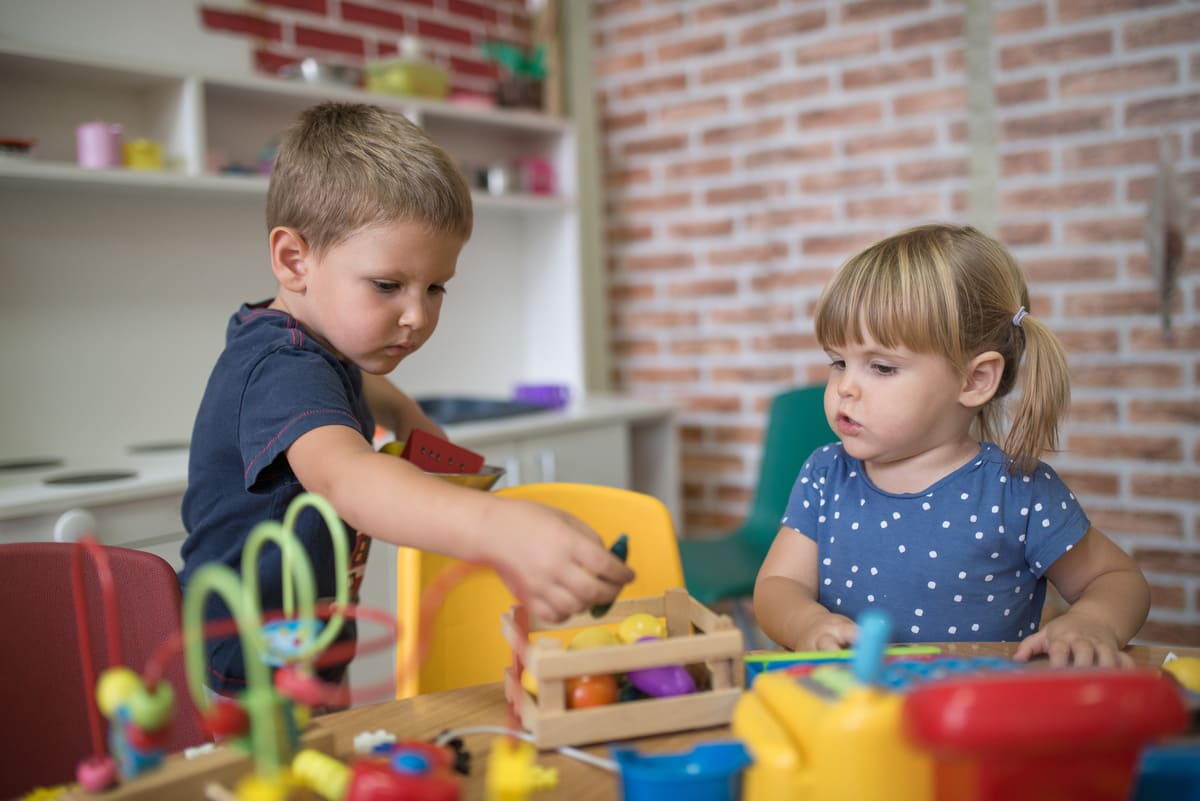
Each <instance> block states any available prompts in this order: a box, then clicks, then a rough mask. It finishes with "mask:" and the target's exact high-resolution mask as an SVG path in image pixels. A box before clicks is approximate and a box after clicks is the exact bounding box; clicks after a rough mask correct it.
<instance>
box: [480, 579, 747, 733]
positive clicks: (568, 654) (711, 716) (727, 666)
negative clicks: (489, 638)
mask: <svg viewBox="0 0 1200 801" xmlns="http://www.w3.org/2000/svg"><path fill="white" fill-rule="evenodd" d="M638 612H646V613H648V614H651V615H654V616H656V617H660V618H664V619H665V620H666V627H667V637H666V639H664V640H661V641H659V642H642V643H636V644H628V645H627V644H621V645H610V646H604V647H600V648H587V649H582V650H576V651H567V650H564V648H563V645H562V642H561V641H560V640H558V639H555V638H553V637H544V638H538V639H535V640H534V641H532V642H530V644H529V646H528V647H527V648H526V653H525V666H526V668H527V669H528V670H529V672H530V673H531V674H532V676H533V678H534V679H535V680H536V681H537V686H538V695H537V697H536V698H535V697H534V696H532V695H530V694H529V693H528V692H527V691H526V690H525V689H524V688H523V687H522V686H521V682H520V676H519V675H517V673H516V671H515V670H514V668H513V667H509V668H508V669H507V671H506V676H505V694H506V696H507V697H508V700H509V703H510V704H515V706H516V709H517V713H518V715H519V717H520V719H521V725H522V726H524V727H525V729H527V730H528V731H529V732H530V733H531V734H532V735H533V736H534V740H535V742H536V744H537V746H538V747H539V748H556V747H558V746H560V745H582V744H586V743H598V742H608V741H612V740H625V739H630V738H634V737H645V736H647V735H651V734H664V733H667V732H675V731H684V730H686V729H696V728H702V727H705V726H719V725H724V724H728V723H729V721H730V719H731V718H732V716H733V707H734V704H735V703H737V700H738V698H740V697H741V695H742V690H743V687H744V685H745V676H744V666H743V663H742V658H743V653H744V647H743V644H742V634H741V632H740V631H738V629H737V628H736V627H735V626H734V625H733V622H732V621H731V620H730V619H729V618H728V617H726V616H724V615H717V614H716V613H714V612H713V611H712V610H710V609H708V608H707V607H705V606H704V605H703V604H701V603H700V602H699V601H697V600H696V599H695V598H692V597H691V596H690V595H688V594H687V591H686V590H682V589H677V590H668V591H667V592H666V593H665V594H664V595H661V596H657V597H652V598H638V599H630V600H623V601H617V602H616V603H615V604H613V606H612V609H610V610H609V613H608V614H607V615H605V616H604V617H600V618H593V617H591V616H590V615H577V616H575V617H573V618H571V619H569V620H567V621H565V622H563V623H560V624H557V625H550V624H543V623H540V622H534V623H533V624H532V625H530V627H529V628H530V631H529V633H530V634H531V635H532V634H535V633H537V632H555V631H562V630H566V629H578V628H581V627H588V626H600V625H604V624H606V623H619V622H620V621H621V620H624V619H625V618H626V617H627V616H629V615H632V614H635V613H638ZM515 614H516V610H515V609H510V610H509V611H508V612H506V613H505V614H504V616H503V618H502V621H501V628H502V631H503V633H504V637H505V639H506V640H507V641H508V643H509V645H510V646H513V644H514V643H516V642H517V641H518V634H517V626H516V621H515ZM662 665H684V666H702V670H703V673H704V674H705V678H706V681H703V682H700V684H701V685H702V686H701V687H700V689H698V691H697V692H695V693H691V694H688V695H679V696H674V697H670V698H645V699H641V700H637V701H624V702H620V703H615V704H609V705H607V706H600V707H592V708H588V709H568V708H567V706H566V690H565V682H566V680H567V679H569V678H572V677H574V676H584V675H595V674H604V673H624V672H626V671H629V670H634V669H637V668H649V667H659V666H662Z"/></svg>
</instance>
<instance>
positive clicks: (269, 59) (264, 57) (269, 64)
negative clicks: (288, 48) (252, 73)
mask: <svg viewBox="0 0 1200 801" xmlns="http://www.w3.org/2000/svg"><path fill="white" fill-rule="evenodd" d="M297 61H299V59H298V58H295V57H294V56H285V55H283V54H281V53H274V52H271V51H270V50H262V49H256V50H255V51H254V69H256V70H258V71H259V72H261V73H263V74H265V75H278V74H279V71H280V70H281V69H283V68H284V67H286V66H288V65H290V64H295V63H296V62H297Z"/></svg>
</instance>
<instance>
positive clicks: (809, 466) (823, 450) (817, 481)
mask: <svg viewBox="0 0 1200 801" xmlns="http://www.w3.org/2000/svg"><path fill="white" fill-rule="evenodd" d="M830 451H831V448H830V446H822V447H820V448H818V449H817V450H815V451H813V452H812V454H811V455H810V456H809V457H808V459H806V460H805V461H804V466H803V467H801V468H800V474H799V475H798V476H796V483H795V484H793V485H792V493H791V495H790V496H789V497H788V504H787V508H786V509H785V510H784V513H783V519H782V520H781V521H780V524H781V525H784V526H788V527H789V528H794V529H795V530H796V531H798V532H800V533H801V534H803V535H804V536H806V537H808V538H809V539H816V537H817V525H818V523H819V522H820V521H819V517H820V515H821V514H822V513H823V512H822V510H823V507H824V505H825V480H826V475H827V474H828V472H829V458H828V455H829V453H830Z"/></svg>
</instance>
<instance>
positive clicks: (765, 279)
mask: <svg viewBox="0 0 1200 801" xmlns="http://www.w3.org/2000/svg"><path fill="white" fill-rule="evenodd" d="M832 276H833V267H827V268H824V269H818V270H812V269H809V270H785V271H780V272H771V273H767V274H765V275H756V276H754V277H753V278H751V279H750V287H751V288H752V289H753V290H754V291H755V292H760V293H770V292H778V291H780V290H787V289H796V288H813V287H816V288H820V287H823V286H825V284H827V283H829V279H830V278H831V277H832ZM803 316H805V317H811V316H812V314H811V310H809V309H806V310H805V313H804V315H803Z"/></svg>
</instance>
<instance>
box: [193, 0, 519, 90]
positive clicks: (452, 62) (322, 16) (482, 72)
mask: <svg viewBox="0 0 1200 801" xmlns="http://www.w3.org/2000/svg"><path fill="white" fill-rule="evenodd" d="M199 13H200V17H201V23H202V24H203V25H204V27H205V28H206V29H207V30H209V31H212V32H213V33H219V34H227V35H231V36H239V37H248V38H250V39H252V40H253V41H254V58H255V65H256V66H257V68H258V69H259V70H261V71H263V72H266V73H268V74H272V75H273V74H275V73H276V72H277V71H278V70H279V68H280V67H282V66H284V65H286V64H291V63H293V62H295V61H298V60H300V59H302V58H307V57H313V58H318V59H323V60H329V61H337V62H341V63H346V64H362V63H363V62H364V61H365V60H368V59H374V58H387V57H390V56H394V55H396V53H397V52H398V48H399V42H400V38H401V37H402V36H405V35H412V36H416V37H418V38H419V39H420V42H421V45H422V48H423V52H424V54H425V57H426V58H427V59H428V60H429V61H431V62H433V63H435V64H437V65H439V66H442V67H444V68H446V69H447V70H449V72H450V75H451V90H452V91H456V90H457V91H466V92H477V93H483V94H490V93H491V92H492V89H493V87H494V85H495V83H496V80H497V78H498V77H499V76H498V74H497V70H496V66H495V64H493V63H492V62H490V61H488V60H487V59H485V58H483V56H482V55H481V54H480V52H479V45H480V44H481V43H483V42H486V41H504V42H512V43H514V44H518V45H521V46H522V47H527V46H528V45H529V44H530V41H531V31H530V18H529V14H528V13H527V12H526V10H525V3H524V2H523V0H494V1H493V2H482V1H480V2H475V0H354V1H353V2H352V1H351V0H257V1H256V2H248V3H247V2H242V3H235V2H212V3H201V4H200V11H199Z"/></svg>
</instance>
